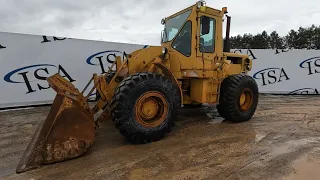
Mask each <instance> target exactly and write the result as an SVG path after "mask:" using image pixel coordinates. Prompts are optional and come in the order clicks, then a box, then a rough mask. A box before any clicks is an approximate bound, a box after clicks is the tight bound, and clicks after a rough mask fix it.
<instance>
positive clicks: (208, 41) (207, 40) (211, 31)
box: [196, 13, 218, 71]
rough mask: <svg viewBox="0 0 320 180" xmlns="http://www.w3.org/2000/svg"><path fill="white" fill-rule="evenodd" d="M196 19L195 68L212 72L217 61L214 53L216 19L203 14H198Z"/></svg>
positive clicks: (215, 52)
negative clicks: (197, 19)
mask: <svg viewBox="0 0 320 180" xmlns="http://www.w3.org/2000/svg"><path fill="white" fill-rule="evenodd" d="M198 18H199V21H198V28H197V32H198V37H197V52H196V56H197V61H196V68H197V69H203V70H211V71H212V70H213V69H214V64H215V61H217V59H218V57H217V51H216V49H217V48H216V46H217V45H216V41H217V38H218V36H217V30H218V28H217V20H218V18H217V17H216V16H212V15H208V14H204V13H199V16H198Z"/></svg>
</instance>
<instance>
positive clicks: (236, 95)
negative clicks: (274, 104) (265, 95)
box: [217, 74, 259, 122]
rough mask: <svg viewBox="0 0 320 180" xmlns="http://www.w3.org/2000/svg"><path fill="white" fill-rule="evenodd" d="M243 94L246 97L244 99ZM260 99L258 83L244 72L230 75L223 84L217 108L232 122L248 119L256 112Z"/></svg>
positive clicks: (222, 115)
mask: <svg viewBox="0 0 320 180" xmlns="http://www.w3.org/2000/svg"><path fill="white" fill-rule="evenodd" d="M244 92H245V93H244ZM242 94H244V95H242ZM241 95H242V97H243V96H244V97H245V98H242V100H241ZM243 99H245V100H243ZM258 99H259V91H258V85H257V83H256V81H255V80H254V79H253V78H252V77H251V76H249V75H244V74H237V75H230V76H228V77H226V78H225V79H224V80H223V82H222V84H221V89H220V100H219V105H217V110H218V113H219V114H220V116H221V117H223V118H225V119H226V120H230V121H232V122H243V121H247V120H249V119H251V117H252V116H253V114H254V113H255V111H256V108H257V105H258ZM241 104H242V105H241Z"/></svg>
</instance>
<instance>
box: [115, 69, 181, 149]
mask: <svg viewBox="0 0 320 180" xmlns="http://www.w3.org/2000/svg"><path fill="white" fill-rule="evenodd" d="M114 93H115V94H114V96H113V98H112V101H111V107H112V111H111V113H112V116H113V117H112V118H113V122H114V124H115V127H116V128H118V129H119V131H120V133H121V134H122V135H123V136H125V137H126V139H127V140H129V141H130V142H132V143H134V144H141V143H149V142H152V141H157V140H160V139H161V138H163V137H164V136H165V135H166V134H167V133H170V132H171V129H172V126H173V125H174V120H175V118H176V115H177V110H178V108H179V107H180V93H179V89H178V88H176V86H175V85H174V84H173V83H172V82H171V81H170V80H169V79H167V78H165V77H164V76H163V75H160V74H153V73H137V74H134V75H131V76H129V77H127V78H125V79H124V80H123V81H122V82H121V83H120V84H119V86H118V87H117V88H116V90H115V91H114ZM152 94H155V96H159V98H158V97H157V98H158V99H161V98H162V101H163V100H164V101H165V102H166V103H164V104H166V105H167V108H162V107H164V106H161V105H160V106H157V105H155V104H157V103H153V102H155V101H153V100H154V99H152V98H151V100H149V101H150V102H151V106H152V107H153V106H156V107H158V108H154V109H160V110H163V112H165V111H166V112H167V113H162V114H166V116H164V118H159V119H162V121H156V123H155V125H154V124H153V125H150V124H144V121H142V120H141V118H140V117H141V116H140V115H137V112H140V114H143V115H144V116H147V115H145V114H148V112H149V111H147V113H146V112H145V111H144V110H141V111H140V108H139V109H138V110H137V109H136V107H138V105H139V104H140V102H141V98H142V99H144V97H146V96H148V95H152ZM152 97H153V96H152ZM146 99H148V98H146ZM155 99H156V98H155ZM149 101H146V102H148V103H149ZM162 101H160V102H162ZM158 103H159V102H158ZM145 107H146V106H145ZM149 107H150V106H149ZM154 109H153V110H151V112H155V113H154V114H156V115H154V114H152V115H150V116H148V117H153V116H154V117H159V116H161V114H160V115H158V114H157V111H156V110H154ZM144 113H145V114H144ZM138 114H139V113H138ZM142 122H143V123H142Z"/></svg>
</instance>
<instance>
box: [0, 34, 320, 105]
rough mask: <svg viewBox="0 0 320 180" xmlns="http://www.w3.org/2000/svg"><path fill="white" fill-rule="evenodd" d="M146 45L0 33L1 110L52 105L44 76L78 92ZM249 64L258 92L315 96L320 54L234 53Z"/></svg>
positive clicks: (312, 51)
mask: <svg viewBox="0 0 320 180" xmlns="http://www.w3.org/2000/svg"><path fill="white" fill-rule="evenodd" d="M143 47H144V45H136V44H125V43H113V42H101V41H91V40H79V39H70V38H61V37H52V36H38V35H25V34H16V33H1V32H0V63H1V66H0V77H1V80H0V92H1V94H0V108H4V107H12V106H24V105H35V104H42V103H51V102H52V100H53V98H54V96H55V94H56V93H55V92H54V91H53V90H52V89H51V88H49V86H48V83H47V81H46V80H45V78H46V77H48V76H50V75H52V74H54V73H57V72H59V73H60V74H61V75H63V76H64V77H66V78H67V79H69V80H70V81H71V82H72V83H73V84H74V85H75V86H76V87H77V88H78V89H79V90H82V89H83V87H84V86H85V85H86V84H87V82H88V81H89V79H90V78H91V77H92V74H93V73H97V74H100V73H102V72H104V71H107V67H108V64H110V63H112V61H113V60H114V59H115V56H118V55H120V56H122V55H123V52H126V53H131V52H132V51H134V50H136V49H139V48H143ZM232 51H233V52H239V53H243V54H249V55H250V58H251V59H253V70H252V71H251V72H250V75H251V76H253V77H254V78H255V80H256V81H257V83H258V84H259V89H260V92H261V93H281V94H294V93H299V94H307V93H309V94H318V89H320V85H318V83H317V82H318V81H317V77H319V75H320V51H317V50H272V49H268V50H245V49H242V50H232Z"/></svg>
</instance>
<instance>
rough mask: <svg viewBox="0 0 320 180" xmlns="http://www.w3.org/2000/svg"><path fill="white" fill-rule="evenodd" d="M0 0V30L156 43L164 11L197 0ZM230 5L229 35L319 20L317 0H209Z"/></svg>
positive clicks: (219, 5)
mask: <svg viewBox="0 0 320 180" xmlns="http://www.w3.org/2000/svg"><path fill="white" fill-rule="evenodd" d="M24 2H25V3H23V1H22V0H0V19H1V20H0V31H2V32H17V33H27V34H39V35H49V36H50V35H52V36H58V37H71V38H81V39H91V40H103V41H114V42H125V43H137V44H149V45H159V43H160V33H161V30H162V28H163V27H162V25H161V24H160V21H161V19H162V18H163V17H165V16H168V15H170V14H173V13H175V12H176V11H179V10H181V9H184V8H186V7H188V6H190V5H192V4H193V3H195V2H196V1H195V0H116V1H115V0H90V1H89V0H87V1H84V0H82V1H80V0H79V1H76V0H26V1H24ZM206 2H207V5H208V6H211V7H214V8H217V9H221V8H222V7H223V6H227V7H228V11H229V15H231V16H232V21H231V35H237V34H243V33H253V34H255V33H257V32H261V31H263V30H266V31H267V32H268V33H270V32H271V31H272V30H277V31H278V32H279V34H280V35H284V34H286V33H287V32H288V31H289V30H290V29H297V28H298V27H299V26H309V25H311V24H316V25H319V23H320V21H319V19H320V1H319V0H305V1H304V2H308V3H303V1H301V0H299V1H298V0H241V1H240V0H207V1H206Z"/></svg>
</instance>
